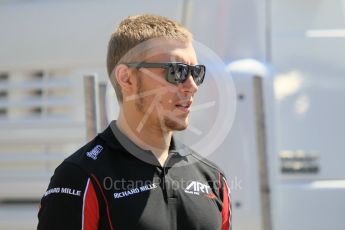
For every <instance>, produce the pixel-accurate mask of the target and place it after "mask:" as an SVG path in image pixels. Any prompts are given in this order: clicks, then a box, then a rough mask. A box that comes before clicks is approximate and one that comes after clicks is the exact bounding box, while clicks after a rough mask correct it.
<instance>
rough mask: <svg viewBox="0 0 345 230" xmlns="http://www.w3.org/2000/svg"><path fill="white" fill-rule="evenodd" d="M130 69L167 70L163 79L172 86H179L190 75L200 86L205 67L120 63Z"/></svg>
mask: <svg viewBox="0 0 345 230" xmlns="http://www.w3.org/2000/svg"><path fill="white" fill-rule="evenodd" d="M122 64H124V65H127V66H128V67H131V68H138V69H139V68H164V69H167V73H166V75H165V79H166V80H167V81H168V82H169V83H172V84H174V85H177V84H181V83H183V82H185V81H186V80H187V79H188V76H189V74H191V75H192V77H193V80H194V82H195V84H196V85H200V84H201V83H202V82H203V81H204V78H205V73H206V67H205V66H204V65H187V64H184V63H180V62H169V63H146V62H140V63H139V62H138V63H122Z"/></svg>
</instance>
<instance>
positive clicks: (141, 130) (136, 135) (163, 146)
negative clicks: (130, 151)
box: [116, 113, 172, 166]
mask: <svg viewBox="0 0 345 230" xmlns="http://www.w3.org/2000/svg"><path fill="white" fill-rule="evenodd" d="M140 120H141V119H140ZM140 120H139V119H135V118H133V117H131V116H126V118H125V116H124V114H123V113H120V115H119V118H118V120H117V121H116V125H117V127H118V128H119V129H120V130H121V132H123V133H124V134H125V135H126V136H127V137H128V138H129V139H130V140H131V141H133V142H134V143H135V144H136V145H137V146H139V147H140V148H142V149H144V150H150V151H152V152H153V154H154V155H155V156H156V158H157V160H158V161H159V163H160V164H161V165H162V166H163V165H164V163H165V161H166V159H167V158H168V154H169V147H170V142H171V137H172V131H164V130H162V128H161V127H154V126H150V125H148V124H144V125H143V126H140V125H139V124H140Z"/></svg>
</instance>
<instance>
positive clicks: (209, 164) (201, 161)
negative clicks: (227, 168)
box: [188, 149, 225, 176]
mask: <svg viewBox="0 0 345 230" xmlns="http://www.w3.org/2000/svg"><path fill="white" fill-rule="evenodd" d="M189 151H190V154H189V155H188V157H189V158H190V159H191V160H192V161H195V162H196V164H198V165H199V166H200V167H202V168H205V170H208V171H211V172H214V173H217V174H218V173H220V174H221V175H222V176H224V175H225V174H224V172H223V170H222V169H221V168H220V167H219V166H218V165H217V164H216V163H214V162H213V161H211V160H209V159H207V158H206V157H204V156H202V155H200V154H199V153H197V152H196V151H194V150H192V149H189Z"/></svg>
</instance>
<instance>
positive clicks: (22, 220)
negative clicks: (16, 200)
mask: <svg viewBox="0 0 345 230" xmlns="http://www.w3.org/2000/svg"><path fill="white" fill-rule="evenodd" d="M37 211H38V203H37V204H35V203H33V204H0V229H3V230H33V229H37Z"/></svg>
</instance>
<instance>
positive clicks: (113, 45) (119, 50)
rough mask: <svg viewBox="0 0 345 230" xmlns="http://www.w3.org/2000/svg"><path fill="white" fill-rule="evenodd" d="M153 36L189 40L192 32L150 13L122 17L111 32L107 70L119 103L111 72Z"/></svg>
mask: <svg viewBox="0 0 345 230" xmlns="http://www.w3.org/2000/svg"><path fill="white" fill-rule="evenodd" d="M154 38H167V39H176V40H179V41H182V42H191V41H192V34H191V33H190V32H189V31H188V30H187V29H186V28H185V27H183V26H182V25H180V24H179V23H177V22H175V21H173V20H170V19H168V18H166V17H162V16H158V15H151V14H143V15H137V16H130V17H128V18H126V19H124V20H123V21H122V22H121V23H120V24H119V25H118V27H117V28H116V30H115V31H114V32H113V33H112V35H111V38H110V41H109V44H108V54H107V70H108V76H109V78H110V81H111V83H112V85H113V87H114V89H115V92H116V96H117V99H118V101H119V102H120V103H122V101H123V96H122V92H121V88H120V85H119V84H118V83H117V81H116V77H115V74H114V73H113V71H114V68H115V66H116V65H117V64H118V63H119V61H120V60H121V59H122V58H123V57H124V56H125V55H126V54H127V53H128V52H129V51H130V50H131V49H133V48H134V47H135V46H137V45H139V44H140V43H142V42H145V41H148V40H150V39H154Z"/></svg>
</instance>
